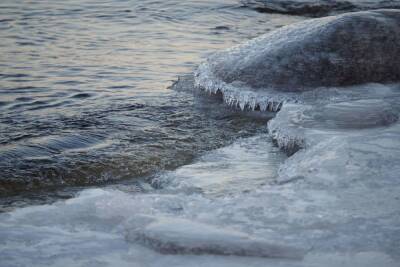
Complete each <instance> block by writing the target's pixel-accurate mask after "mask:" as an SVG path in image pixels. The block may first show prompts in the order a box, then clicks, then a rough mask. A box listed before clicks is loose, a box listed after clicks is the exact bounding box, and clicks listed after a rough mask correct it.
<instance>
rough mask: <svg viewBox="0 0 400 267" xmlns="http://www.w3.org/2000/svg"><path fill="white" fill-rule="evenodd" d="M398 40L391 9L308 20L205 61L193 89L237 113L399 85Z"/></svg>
mask: <svg viewBox="0 0 400 267" xmlns="http://www.w3.org/2000/svg"><path fill="white" fill-rule="evenodd" d="M399 36H400V11H397V10H374V11H365V12H355V13H348V14H344V15H339V16H330V17H325V18H320V19H312V20H306V21H303V22H300V23H295V24H291V25H289V26H285V27H282V28H280V29H278V30H275V31H272V32H270V33H267V34H265V35H262V36H260V37H257V38H255V39H252V40H250V41H248V42H246V43H244V44H241V45H238V46H235V47H232V48H230V49H227V50H225V51H221V52H217V53H215V54H213V55H211V56H210V57H209V58H208V59H207V60H206V61H205V62H203V63H202V64H201V65H200V66H199V67H198V69H197V71H196V72H195V81H194V83H195V87H197V88H199V89H200V90H204V91H206V92H208V93H211V94H217V93H220V94H222V96H223V99H224V102H226V103H227V104H228V105H231V106H235V107H240V108H241V109H242V110H243V109H250V110H254V109H259V110H261V111H265V110H269V111H274V112H276V111H278V110H279V109H280V108H281V106H282V104H283V103H286V102H288V103H295V102H303V101H304V100H305V99H308V98H309V97H310V96H311V95H313V94H314V92H313V91H332V90H330V88H332V87H335V88H342V87H349V86H353V85H357V84H366V83H373V82H380V83H381V82H396V81H398V80H400V72H399V69H400V65H399V64H400V63H399V62H400V37H399ZM344 44H347V45H344ZM366 55H368V56H366ZM327 88H329V89H327ZM342 89H343V88H342ZM310 91H311V92H310ZM317 94H321V93H317ZM328 96H329V94H328Z"/></svg>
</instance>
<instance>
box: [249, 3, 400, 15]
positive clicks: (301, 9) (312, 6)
mask: <svg viewBox="0 0 400 267" xmlns="http://www.w3.org/2000/svg"><path fill="white" fill-rule="evenodd" d="M241 2H242V4H243V6H245V7H249V8H252V9H255V10H257V11H259V12H266V13H282V14H291V15H306V16H313V17H319V16H325V15H328V14H333V13H340V12H347V11H360V10H368V9H379V8H400V1H398V0H243V1H241Z"/></svg>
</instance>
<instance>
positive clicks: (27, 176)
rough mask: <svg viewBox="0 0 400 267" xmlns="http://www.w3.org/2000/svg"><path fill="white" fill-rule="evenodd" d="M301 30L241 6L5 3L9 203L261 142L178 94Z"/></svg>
mask: <svg viewBox="0 0 400 267" xmlns="http://www.w3.org/2000/svg"><path fill="white" fill-rule="evenodd" d="M300 19H301V18H299V17H293V16H284V15H272V14H269V15H268V14H260V13H257V12H256V11H253V10H251V9H246V8H243V7H242V6H241V4H240V2H239V1H230V0H229V1H173V0H171V1H147V0H146V1H135V0H130V1H120V0H115V1H113V0H107V1H92V0H84V1H74V0H68V1H27V0H18V1H8V0H5V1H1V3H0V39H1V42H0V169H1V173H0V195H2V196H10V195H20V194H22V193H24V194H25V193H26V192H32V191H37V190H45V191H48V190H53V189H57V188H60V187H66V186H86V185H92V184H101V183H107V182H110V181H120V180H121V179H125V180H126V179H128V180H129V179H136V178H137V177H144V176H146V175H149V174H152V173H155V172H157V171H159V170H164V169H171V168H175V167H177V166H180V165H182V164H184V163H186V162H188V161H190V160H192V159H193V157H196V156H197V155H199V154H201V153H202V152H204V151H207V150H210V149H213V148H216V147H220V146H222V145H226V144H227V143H229V142H231V141H232V140H234V139H236V138H237V137H240V136H248V135H251V134H252V133H254V132H255V131H262V130H263V129H264V128H263V127H262V126H263V125H265V121H260V120H249V119H248V118H245V117H243V116H242V115H240V114H237V113H229V111H227V110H224V109H223V108H215V106H212V105H211V104H210V103H208V104H207V105H204V103H197V102H198V101H195V100H194V98H193V96H192V95H191V94H185V93H182V92H175V91H172V90H169V89H168V87H169V86H170V85H171V84H172V81H174V80H176V79H177V77H178V76H179V75H182V74H186V73H190V72H192V71H193V68H194V67H195V66H196V65H197V64H198V63H199V61H200V59H201V58H203V57H204V56H206V55H207V54H209V53H212V52H213V51H215V50H218V49H221V48H225V47H229V46H232V45H233V44H235V43H238V42H242V41H244V40H246V39H249V38H251V37H254V36H257V35H259V34H261V33H264V32H267V31H269V30H271V29H274V28H276V27H280V26H282V25H285V24H288V23H291V22H294V21H298V20H300ZM4 199H5V198H3V201H4ZM7 203H8V202H7ZM7 203H6V204H5V205H6V206H7V205H8V204H9V203H8V204H7Z"/></svg>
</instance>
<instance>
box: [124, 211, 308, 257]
mask: <svg viewBox="0 0 400 267" xmlns="http://www.w3.org/2000/svg"><path fill="white" fill-rule="evenodd" d="M130 238H133V240H134V241H136V242H140V243H142V244H144V245H146V246H149V247H151V248H153V249H155V250H157V251H159V252H161V253H164V254H217V255H236V256H256V257H267V258H286V259H301V258H303V256H304V254H305V251H304V250H302V249H298V248H294V247H290V246H284V245H277V244H271V243H269V242H268V241H266V240H263V239H261V238H255V237H251V236H249V235H247V234H245V233H241V232H238V231H235V230H232V229H224V228H221V227H215V226H212V225H209V224H203V223H196V222H192V221H189V220H184V219H172V218H164V219H161V220H160V219H158V220H157V221H156V222H153V223H151V224H149V225H148V226H146V227H145V228H144V229H140V230H136V231H134V232H133V233H131V234H130Z"/></svg>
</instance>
